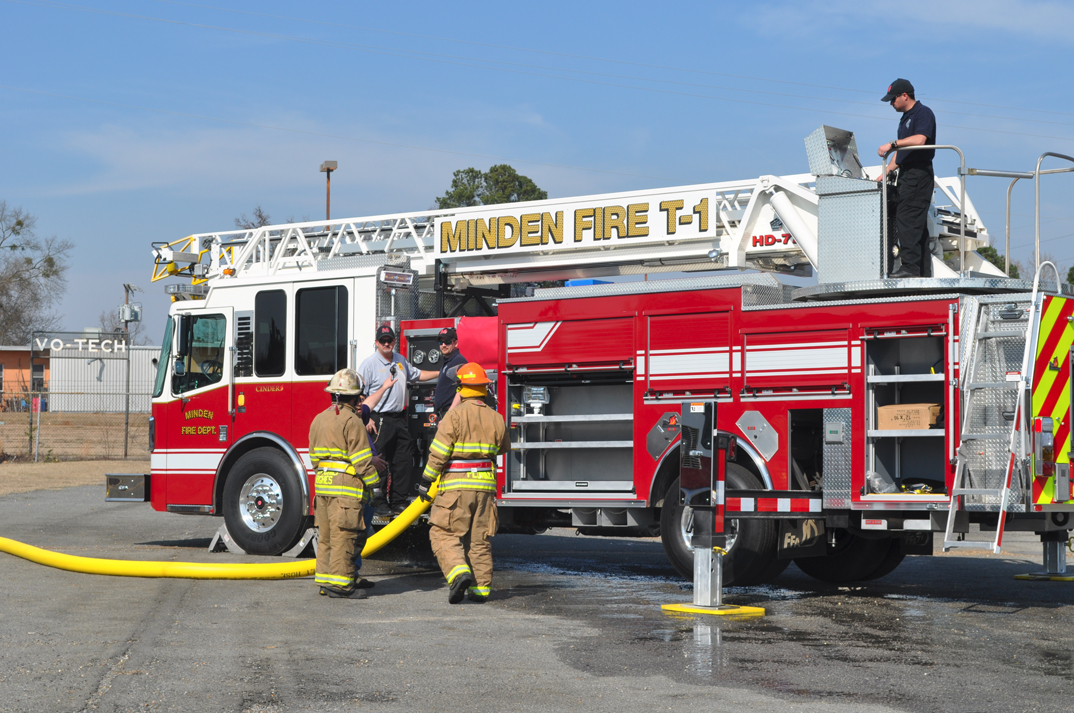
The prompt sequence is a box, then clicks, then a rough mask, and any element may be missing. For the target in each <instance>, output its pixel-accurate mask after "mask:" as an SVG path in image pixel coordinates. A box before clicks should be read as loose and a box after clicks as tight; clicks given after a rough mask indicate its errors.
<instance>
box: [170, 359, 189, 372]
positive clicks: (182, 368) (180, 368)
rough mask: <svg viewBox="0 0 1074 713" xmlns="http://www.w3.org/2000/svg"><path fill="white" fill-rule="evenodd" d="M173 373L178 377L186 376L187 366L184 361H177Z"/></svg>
mask: <svg viewBox="0 0 1074 713" xmlns="http://www.w3.org/2000/svg"><path fill="white" fill-rule="evenodd" d="M172 373H173V374H175V375H176V376H186V364H184V363H183V360H182V359H176V360H175V364H174V365H173V366H172Z"/></svg>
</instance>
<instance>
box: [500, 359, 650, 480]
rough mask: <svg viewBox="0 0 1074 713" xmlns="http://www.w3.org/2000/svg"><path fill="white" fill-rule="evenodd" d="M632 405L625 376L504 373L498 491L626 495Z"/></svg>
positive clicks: (631, 452) (630, 473) (630, 460)
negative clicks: (506, 438) (505, 439)
mask: <svg viewBox="0 0 1074 713" xmlns="http://www.w3.org/2000/svg"><path fill="white" fill-rule="evenodd" d="M632 404H633V394H632V383H631V380H630V373H624V372H615V373H610V374H601V373H591V374H586V375H585V377H584V378H573V377H566V378H564V377H562V376H558V377H551V376H526V377H525V378H524V379H519V378H518V377H517V376H515V375H512V376H509V377H508V418H509V425H510V427H511V437H512V441H513V446H512V451H511V453H510V454H509V457H508V459H507V488H506V489H507V490H508V491H512V492H535V491H537V492H539V491H568V490H573V491H580V492H609V491H630V490H632V489H633V487H634V478H633V458H634V449H633V445H634V442H633V427H634V414H633V405H632Z"/></svg>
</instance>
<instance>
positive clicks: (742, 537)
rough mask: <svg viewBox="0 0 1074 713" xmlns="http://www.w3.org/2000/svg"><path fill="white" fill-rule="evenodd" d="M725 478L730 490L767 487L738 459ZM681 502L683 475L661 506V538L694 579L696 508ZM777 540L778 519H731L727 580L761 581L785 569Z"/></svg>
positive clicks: (672, 557)
mask: <svg viewBox="0 0 1074 713" xmlns="http://www.w3.org/2000/svg"><path fill="white" fill-rule="evenodd" d="M725 481H726V483H725V485H726V488H727V490H728V491H731V490H760V489H762V488H763V487H764V486H762V485H761V483H760V481H759V480H757V478H756V477H755V476H754V475H753V474H752V473H750V472H749V471H748V470H746V469H745V468H743V467H742V466H740V465H738V464H737V463H728V464H727V472H726V476H725ZM678 503H679V479H678V478H676V479H675V480H674V481H673V482H672V484H671V487H670V488H668V491H667V494H666V495H665V497H664V506H663V508H661V510H660V539H661V542H662V543H663V545H664V552H665V553H667V556H668V559H669V560H670V561H671V564H672V565H673V566H674V567H675V569H676V571H678V573H679V574H681V575H682V576H683V577H685V578H686V579H693V577H694V553H693V550H691V549H690V537H691V535H692V533H693V529H694V523H693V521H694V518H693V508H688V507H685V506H683V505H679V504H678ZM776 541H777V524H776V521H775V520H746V519H742V520H728V521H727V551H728V554H727V556H726V557H725V558H724V584H725V585H726V586H747V585H751V584H760V583H762V582H765V581H768V580H769V579H771V578H773V577H775V576H777V575H778V574H779V573H780V572H782V571H783V569H784V568H785V567H786V564H785V563H780V562H779V561H778V560H777V559H776Z"/></svg>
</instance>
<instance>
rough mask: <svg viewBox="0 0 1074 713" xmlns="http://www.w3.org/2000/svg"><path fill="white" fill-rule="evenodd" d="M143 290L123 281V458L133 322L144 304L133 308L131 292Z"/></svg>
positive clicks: (128, 424)
mask: <svg viewBox="0 0 1074 713" xmlns="http://www.w3.org/2000/svg"><path fill="white" fill-rule="evenodd" d="M141 291H142V290H141V289H140V288H138V287H135V286H134V285H131V284H128V283H123V308H122V309H121V310H120V311H119V316H120V319H122V321H123V342H124V349H123V353H124V354H125V355H126V357H127V377H126V379H127V387H126V389H125V398H124V404H123V458H124V459H126V457H127V450H128V446H129V444H130V432H131V322H140V321H141V319H142V306H141V305H137V307H138V309H137V311H136V312H137V313H135V310H132V309H131V293H132V292H141Z"/></svg>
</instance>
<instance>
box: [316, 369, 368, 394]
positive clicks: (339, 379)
mask: <svg viewBox="0 0 1074 713" xmlns="http://www.w3.org/2000/svg"><path fill="white" fill-rule="evenodd" d="M324 390H325V391H327V392H328V393H330V394H340V395H342V396H359V395H361V394H363V393H365V382H363V381H362V377H361V376H359V375H358V372H356V371H355V370H354V369H340V370H339V371H337V372H336V373H335V374H333V375H332V378H331V380H330V381H329V382H328V386H326V387H325V389H324Z"/></svg>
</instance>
